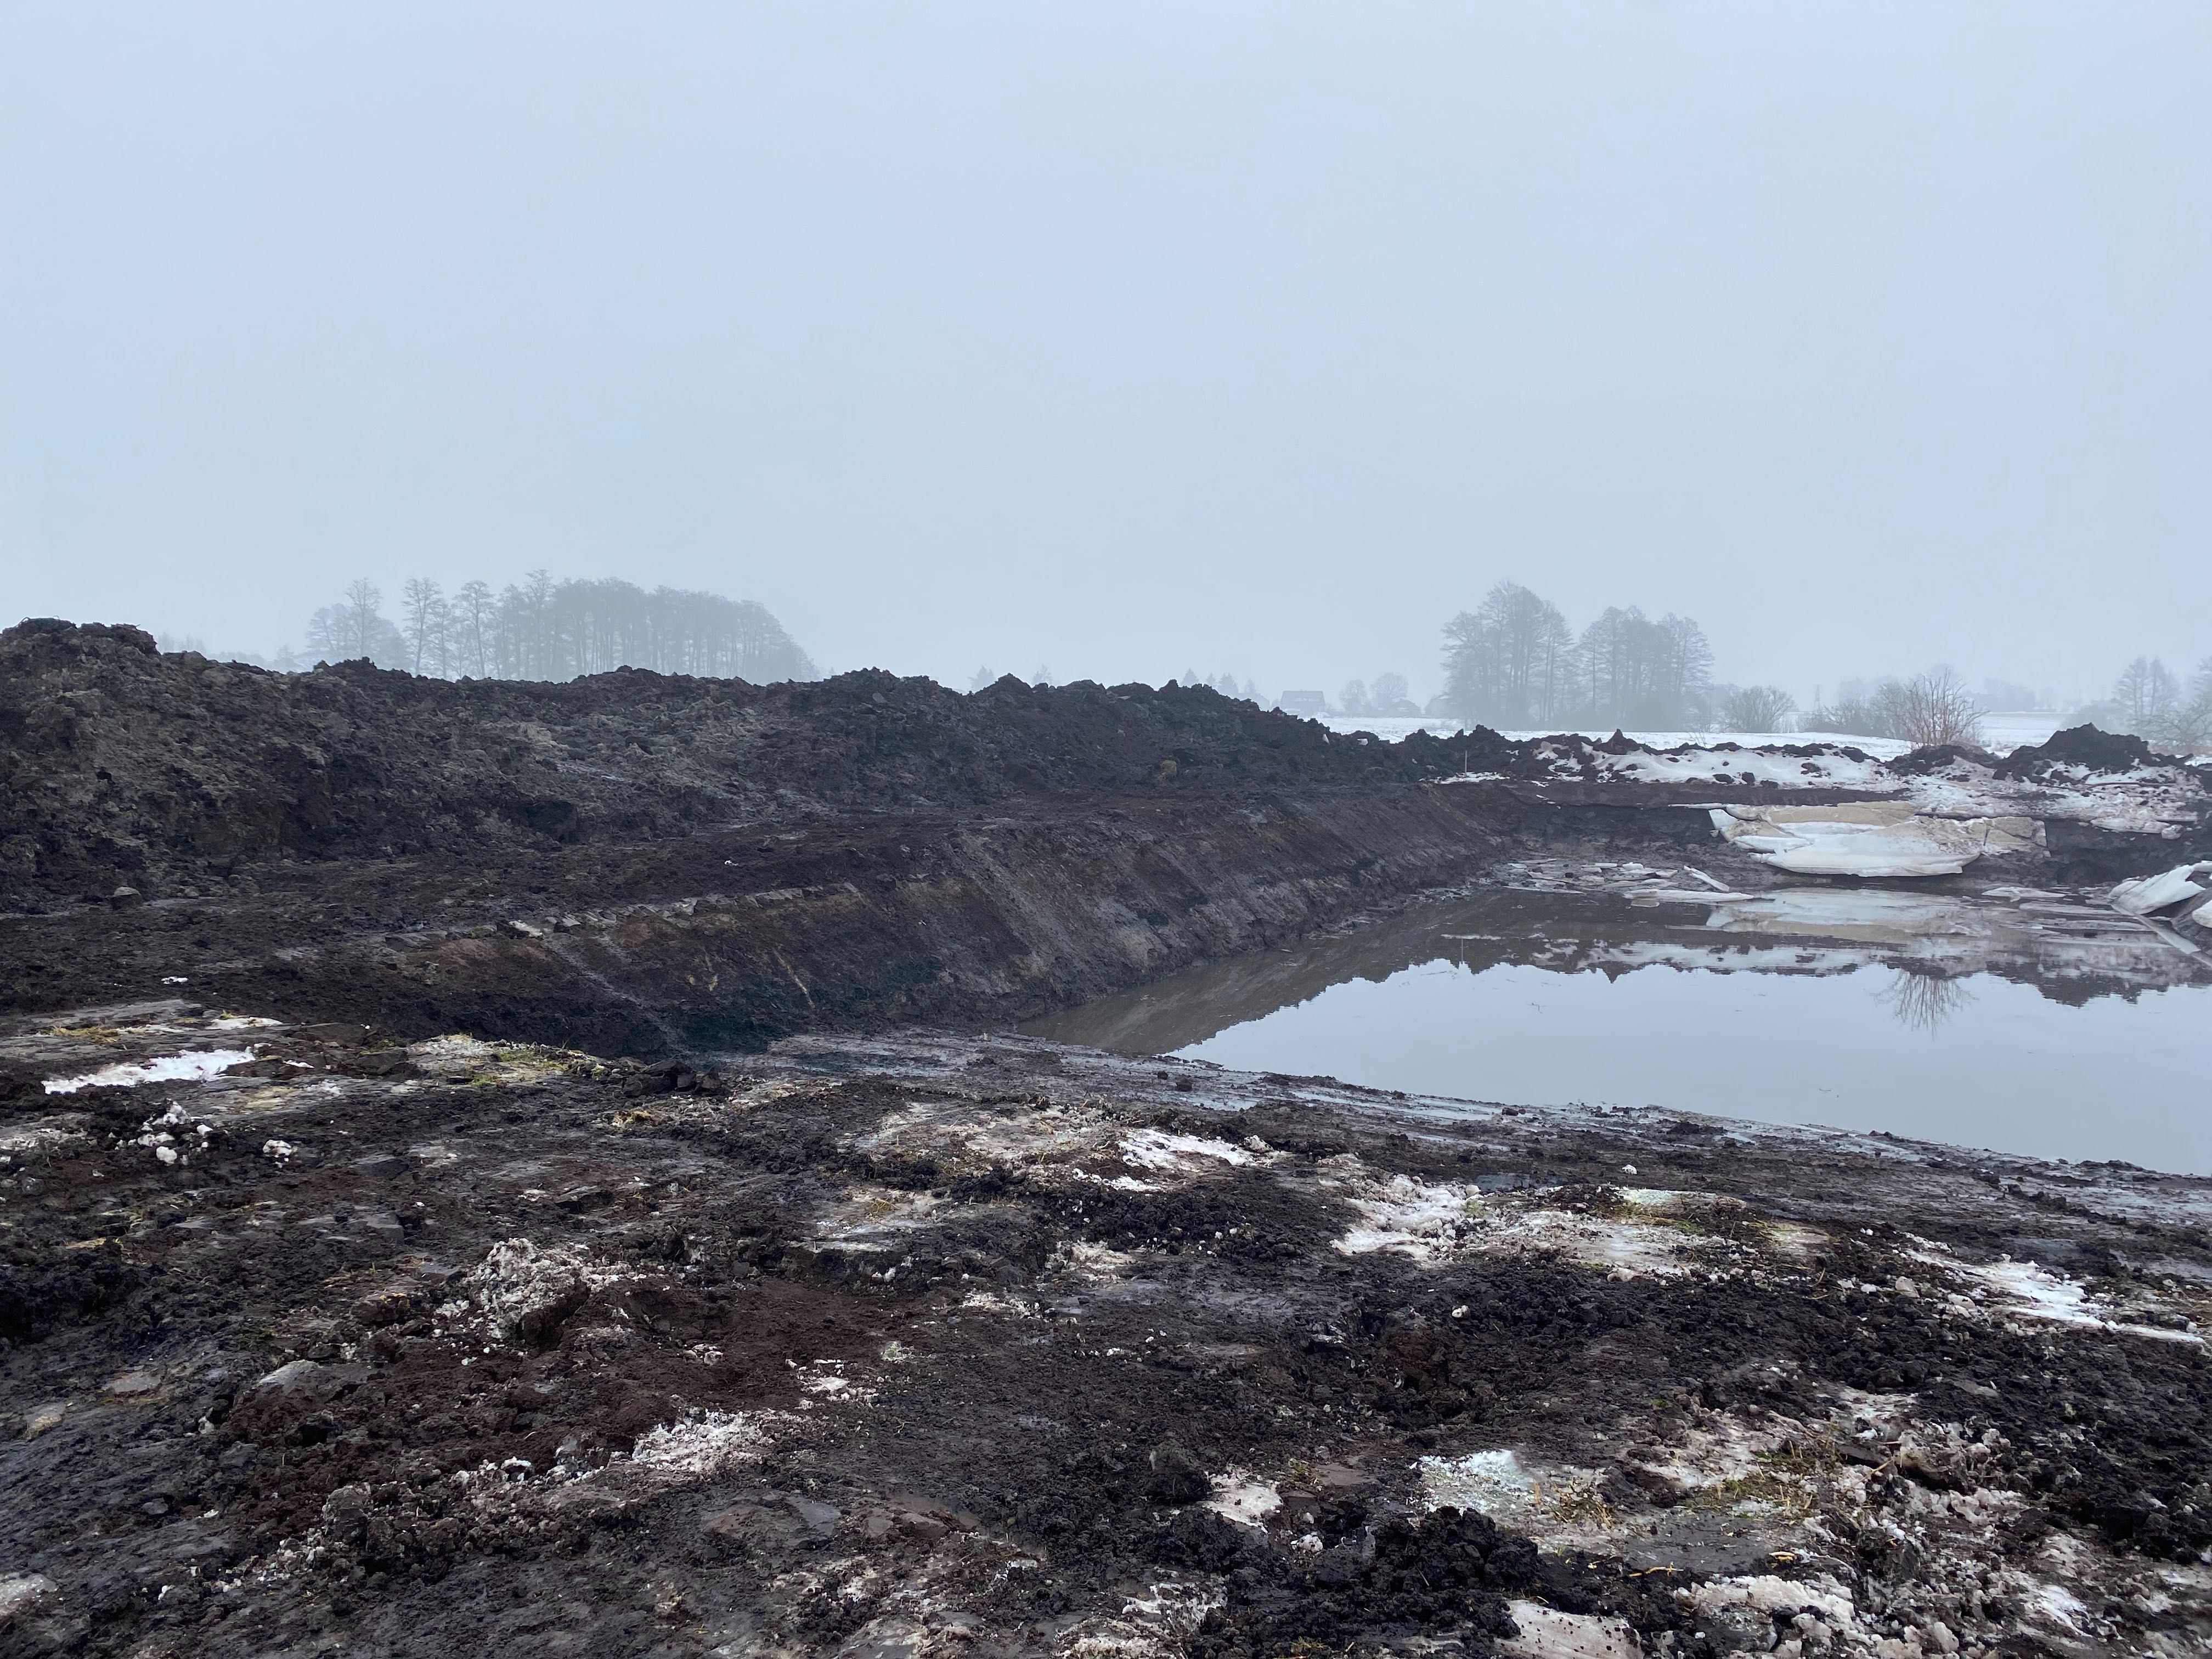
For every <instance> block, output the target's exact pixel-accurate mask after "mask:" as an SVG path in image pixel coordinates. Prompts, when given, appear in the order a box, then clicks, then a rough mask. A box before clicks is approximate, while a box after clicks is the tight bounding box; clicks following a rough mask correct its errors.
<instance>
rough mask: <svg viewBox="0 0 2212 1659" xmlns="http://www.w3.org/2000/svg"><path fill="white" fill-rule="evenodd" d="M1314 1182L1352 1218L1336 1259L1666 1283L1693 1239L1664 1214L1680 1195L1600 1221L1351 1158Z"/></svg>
mask: <svg viewBox="0 0 2212 1659" xmlns="http://www.w3.org/2000/svg"><path fill="white" fill-rule="evenodd" d="M1319 1170H1320V1173H1321V1184H1322V1186H1323V1187H1324V1188H1330V1189H1333V1190H1334V1191H1336V1192H1339V1193H1341V1194H1343V1196H1344V1197H1345V1198H1346V1200H1347V1201H1348V1202H1349V1203H1350V1204H1351V1206H1352V1209H1353V1210H1355V1211H1356V1212H1358V1215H1359V1217H1360V1219H1359V1220H1358V1222H1356V1223H1354V1224H1353V1225H1352V1226H1351V1227H1349V1228H1347V1229H1346V1231H1345V1232H1344V1233H1343V1235H1342V1236H1341V1237H1339V1238H1338V1239H1337V1240H1336V1241H1335V1246H1334V1248H1335V1249H1336V1250H1337V1251H1338V1252H1339V1253H1340V1255H1373V1254H1374V1253H1375V1252H1376V1251H1378V1250H1395V1251H1396V1252H1398V1253H1399V1254H1401V1255H1408V1256H1411V1257H1413V1260H1415V1261H1423V1262H1430V1263H1434V1262H1438V1261H1445V1260H1447V1259H1449V1258H1450V1257H1452V1256H1455V1255H1467V1254H1479V1255H1534V1254H1546V1255H1553V1254H1555V1255H1559V1256H1562V1257H1564V1258H1565V1259H1566V1260H1567V1261H1575V1262H1579V1263H1581V1264H1582V1265H1583V1266H1584V1267H1602V1268H1606V1269H1607V1270H1609V1271H1613V1272H1616V1273H1625V1274H1628V1275H1632V1276H1633V1275H1639V1274H1650V1275H1652V1276H1655V1277H1659V1278H1667V1277H1671V1276H1673V1275H1674V1274H1677V1273H1683V1272H1685V1271H1686V1270H1687V1268H1688V1266H1689V1264H1688V1263H1687V1262H1686V1261H1684V1260H1683V1259H1682V1257H1683V1253H1684V1251H1685V1249H1686V1248H1688V1247H1690V1246H1691V1245H1692V1238H1691V1237H1688V1236H1686V1234H1685V1233H1684V1232H1683V1231H1681V1230H1680V1228H1679V1227H1677V1226H1676V1225H1674V1218H1673V1217H1672V1216H1671V1215H1670V1214H1669V1213H1668V1212H1669V1211H1671V1210H1672V1209H1673V1208H1674V1206H1676V1205H1677V1204H1679V1203H1680V1201H1681V1200H1683V1199H1684V1197H1685V1195H1684V1194H1675V1193H1647V1194H1643V1195H1642V1196H1643V1197H1644V1199H1645V1200H1649V1201H1647V1202H1645V1203H1642V1204H1638V1203H1635V1202H1633V1201H1631V1202H1630V1204H1629V1206H1628V1209H1627V1212H1626V1213H1625V1214H1622V1215H1619V1216H1601V1215H1594V1214H1589V1213H1587V1212H1583V1211H1578V1210H1562V1209H1553V1208H1551V1207H1549V1206H1548V1205H1547V1201H1546V1195H1545V1194H1544V1193H1542V1192H1537V1193H1533V1194H1490V1195H1488V1196H1485V1195H1484V1194H1482V1193H1480V1191H1479V1190H1478V1189H1476V1188H1471V1187H1466V1186H1462V1185H1460V1184H1458V1183H1456V1182H1425V1181H1421V1180H1419V1179H1418V1178H1417V1177H1415V1176H1408V1175H1393V1176H1388V1177H1387V1178H1386V1177H1380V1176H1376V1175H1375V1174H1374V1173H1372V1172H1371V1171H1370V1170H1367V1169H1366V1168H1365V1166H1364V1165H1363V1164H1361V1163H1360V1161H1359V1159H1358V1158H1357V1157H1356V1156H1354V1155H1353V1154H1352V1153H1349V1152H1344V1153H1340V1154H1338V1155H1337V1156H1336V1157H1334V1158H1326V1159H1323V1160H1322V1164H1321V1165H1320V1166H1319Z"/></svg>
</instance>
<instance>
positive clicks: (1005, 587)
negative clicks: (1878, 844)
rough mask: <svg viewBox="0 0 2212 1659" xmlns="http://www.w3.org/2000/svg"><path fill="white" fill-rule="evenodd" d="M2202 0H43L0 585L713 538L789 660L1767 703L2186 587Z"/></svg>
mask: <svg viewBox="0 0 2212 1659" xmlns="http://www.w3.org/2000/svg"><path fill="white" fill-rule="evenodd" d="M2208 84H2212V12H2208V11H2207V10H2206V9H2204V8H2203V7H2202V6H2201V5H2197V4H2194V3H2173V4H2155V3H2153V4H2130V5H2121V6H2097V7H2089V6H2082V5H2080V4H2078V3H2069V4H2034V3H2008V4H2005V5H2002V6H2000V5H1996V4H1962V5H1955V6H1945V7H1931V6H1928V5H1925V4H1910V5H1908V4H1894V5H1880V4H1866V3H1852V4H1850V5H1842V4H1817V5H1813V4H1808V5H1802V6H1792V7H1787V8H1784V7H1775V6H1771V5H1753V4H1740V5H1721V4H1685V3H1668V0H1638V3H1607V4H1577V3H1554V0H1546V3H1541V4H1538V3H1533V0H1532V3H1523V4H1519V5H1514V6H1494V5H1474V4H1466V3H1453V4H1449V5H1443V4H1437V5H1421V4H1382V5H1359V6H1349V5H1341V4H1340V5H1333V6H1301V5H1283V4H1279V3H1268V4H1266V5H1261V4H1258V3H1229V0H1218V3H1211V4H1206V5H1201V6H1192V5H1189V4H1188V3H1180V4H1175V5H1147V4H1129V5H1118V6H1114V7H1095V8H1088V9H1078V8H1070V7H1034V6H1018V5H1012V4H1000V5H976V4H966V5H963V4H956V3H944V4H935V5H930V6H927V7H890V6H853V5H839V4H824V3H819V0H814V3H807V4H803V5H800V4H793V5H772V4H757V5H748V6H744V7H724V6H714V5H706V4H665V5H656V6H650V7H636V8H622V9H607V8H605V7H591V8H584V7H577V6H572V5H562V4H549V3H543V0H538V3H532V4H530V5H527V6H524V5H512V6H497V5H491V4H484V5H477V6H472V7H469V8H462V9H455V8H448V7H428V6H409V5H399V4H390V5H384V6H379V7H375V8H349V9H336V8H304V7H297V6H290V5H284V6H279V5H275V4H270V5H265V6H238V5H219V4H213V3H210V4H204V5H198V6H193V7H189V8H170V9H131V10H128V11H125V10H124V9H119V8H107V7H103V6H99V5H93V4H85V3H70V4H66V5H63V4H53V5H39V4H29V3H24V4H18V5H15V6H11V7H9V8H8V9H7V10H6V12H5V14H4V15H0V222H4V224H5V225H6V227H7V233H6V235H7V252H6V255H5V257H4V258H0V612H4V618H0V619H4V620H13V619H14V618H15V617H18V616H22V615H61V616H68V617H76V618H79V619H82V620H130V621H137V622H140V623H144V624H145V625H147V626H149V627H151V628H155V629H158V630H160V631H163V632H165V633H168V634H171V635H194V636H197V637H198V638H200V639H202V640H204V641H207V642H208V643H209V645H210V646H211V647H216V648H230V649H238V650H252V651H255V652H257V653H273V652H275V651H276V649H277V648H278V647H282V646H285V645H290V646H293V647H301V648H304V647H305V645H306V641H307V627H308V623H309V619H310V618H311V617H313V615H314V613H315V612H317V611H318V610H319V609H323V608H325V607H329V606H331V605H333V604H334V603H336V602H337V600H338V599H340V596H341V595H342V594H343V591H344V590H345V589H346V587H347V586H348V585H349V583H351V582H353V581H354V580H356V579H358V578H362V577H366V578H368V580H370V581H372V582H373V583H374V584H376V585H377V586H380V587H381V588H382V589H383V590H384V591H385V592H386V593H387V594H388V595H390V596H392V599H394V600H396V599H397V598H398V594H399V592H400V591H401V588H402V585H403V584H404V582H405V581H407V580H409V579H410V578H420V577H434V578H435V579H437V580H440V581H441V582H443V583H445V584H446V585H447V587H448V588H453V587H458V586H459V585H460V584H461V583H462V582H464V581H467V580H483V581H485V582H487V583H489V585H490V586H492V587H493V588H495V589H496V588H499V587H501V586H506V585H508V584H514V583H520V582H522V581H524V580H526V573H529V572H531V571H534V570H541V569H542V570H545V571H548V572H550V575H551V578H552V579H553V580H556V581H557V580H564V579H570V580H599V579H605V578H620V579H623V580H627V581H630V582H634V583H636V584H639V585H640V586H642V587H644V588H647V589H650V588H654V587H658V586H667V587H671V588H675V589H682V590H698V591H703V592H712V593H718V594H721V595H724V596H726V597H727V598H729V599H738V600H754V601H758V602H759V603H760V604H761V605H765V606H766V607H767V608H768V610H769V611H771V612H772V613H773V615H774V617H775V619H777V620H778V621H780V622H781V624H782V626H783V627H784V628H785V629H787V630H788V632H789V634H790V635H791V636H792V638H793V640H794V641H796V642H797V645H798V646H799V647H803V649H804V651H805V653H809V654H811V657H812V659H814V660H815V661H816V662H817V663H818V664H819V665H821V666H822V667H823V668H824V669H827V670H831V671H835V670H841V669H847V668H852V667H856V666H861V665H883V666H885V667H889V668H892V669H895V670H896V671H901V672H905V673H928V674H931V675H933V676H935V677H937V678H940V679H942V680H945V682H947V683H948V684H955V685H958V686H962V687H963V688H964V687H965V686H966V685H967V684H969V681H970V679H971V678H972V677H973V675H974V674H975V671H976V669H977V667H978V666H979V665H989V666H990V667H992V668H994V669H1001V670H1012V671H1015V672H1018V673H1022V674H1024V675H1025V676H1026V675H1029V674H1031V673H1033V672H1035V671H1036V668H1038V667H1039V666H1043V667H1047V668H1048V669H1049V671H1051V673H1052V675H1053V677H1054V678H1060V679H1067V678H1078V677H1083V678H1098V679H1103V680H1108V681H1115V680H1121V679H1129V678H1142V679H1146V680H1152V681H1158V680H1161V679H1164V678H1167V677H1169V676H1170V675H1176V674H1180V673H1182V672H1184V671H1187V670H1188V669H1190V668H1196V669H1197V670H1199V671H1200V672H1202V673H1205V674H1206V675H1208V676H1212V675H1214V674H1217V673H1219V672H1222V671H1227V672H1230V673H1232V674H1234V675H1236V676H1238V677H1240V678H1249V679H1251V680H1255V681H1256V682H1257V683H1258V684H1260V685H1261V686H1262V687H1267V688H1274V687H1282V686H1291V685H1308V686H1315V687H1322V688H1327V689H1328V690H1330V691H1331V692H1332V694H1334V690H1335V688H1337V687H1338V686H1340V684H1343V683H1344V682H1345V681H1346V679H1347V678H1351V677H1354V676H1357V677H1361V678H1374V677H1376V676H1378V675H1380V674H1383V673H1384V672H1386V671H1388V672H1393V673H1397V674H1401V675H1403V676H1405V677H1406V678H1407V680H1408V681H1409V682H1410V685H1411V689H1412V691H1413V696H1415V698H1416V699H1419V698H1425V697H1427V696H1430V695H1431V694H1432V693H1434V692H1436V691H1437V690H1438V689H1439V688H1440V687H1441V685H1442V684H1443V671H1442V669H1441V668H1440V666H1439V664H1438V659H1439V655H1440V653H1441V650H1442V647H1443V632H1442V630H1443V628H1444V626H1445V624H1446V623H1448V622H1449V620H1450V619H1451V618H1452V617H1454V616H1455V614H1456V613H1458V612H1461V611H1469V610H1472V609H1474V607H1475V606H1477V605H1480V603H1481V602H1482V600H1483V598H1484V596H1485V594H1486V593H1487V592H1490V591H1491V590H1492V588H1493V586H1495V585H1496V584H1498V583H1499V582H1501V581H1510V582H1516V583H1521V584H1525V585H1526V586H1528V587H1530V588H1532V589H1534V590H1536V591H1537V592H1539V593H1541V595H1542V596H1543V598H1544V599H1547V600H1549V601H1551V602H1552V603H1553V604H1555V605H1557V606H1558V607H1559V609H1560V611H1562V612H1563V613H1564V614H1565V621H1566V623H1567V625H1568V626H1570V627H1571V628H1573V629H1583V628H1584V627H1586V626H1587V625H1588V624H1589V623H1591V621H1592V620H1593V618H1595V617H1598V616H1599V614H1600V613H1601V612H1602V611H1605V610H1606V608H1607V607H1610V606H1637V607H1640V608H1641V609H1642V610H1643V611H1646V612H1648V613H1650V615H1651V616H1652V617H1659V616H1661V615H1662V613H1679V614H1680V615H1681V616H1683V617H1692V618H1694V619H1695V620H1696V622H1697V623H1699V625H1700V626H1701V627H1702V629H1703V631H1704V635H1705V638H1706V639H1707V640H1708V641H1710V643H1711V651H1712V654H1713V659H1714V671H1715V673H1716V674H1717V676H1718V677H1720V678H1723V679H1725V680H1727V681H1730V682H1738V683H1746V684H1748V683H1752V682H1772V683H1774V684H1778V685H1780V686H1782V687H1784V688H1785V689H1786V690H1789V691H1790V693H1791V694H1792V695H1794V696H1796V697H1797V698H1798V699H1799V700H1800V701H1801V702H1804V703H1806V704H1807V705H1808V706H1809V704H1810V703H1811V702H1813V701H1814V698H1815V696H1816V695H1817V694H1818V692H1819V690H1820V686H1821V684H1822V683H1824V682H1825V683H1826V685H1827V687H1828V688H1829V690H1831V691H1832V690H1833V688H1834V686H1835V684H1836V683H1837V682H1838V681H1839V680H1842V679H1844V678H1850V677H1854V676H1856V677H1862V678H1863V677H1868V676H1876V675H1884V674H1911V673H1913V672H1917V671H1920V670H1922V669H1923V668H1925V667H1928V666H1929V665H1932V664H1935V663H1938V662H1942V663H1945V664H1948V665H1952V666H1954V668H1955V669H1956V670H1957V671H1958V672H1959V673H1960V675H1961V676H1963V677H1964V678H1966V679H1967V680H1969V681H1973V682H1978V681H1980V680H1981V679H1982V678H1984V677H1988V676H2003V677H2006V678H2011V679H2015V680H2019V681H2022V682H2025V683H2027V684H2031V685H2035V686H2039V687H2051V688H2053V689H2054V690H2055V691H2056V692H2057V696H2059V697H2060V698H2061V699H2063V700H2068V701H2076V700H2081V699H2086V698H2087V697H2089V696H2101V695H2103V694H2104V692H2105V690H2106V688H2107V687H2109V685H2110V684H2111V682H2112V678H2113V677H2114V676H2115V675H2116V674H2117V673H2118V671H2119V670H2120V669H2121V667H2122V666H2123V665H2124V663H2125V662H2126V661H2128V660H2129V659H2132V658H2135V657H2136V656H2138V655H2141V654H2145V653H2148V654H2154V655H2159V656H2162V657H2164V658H2165V659H2166V661H2167V662H2168V663H2171V664H2172V665H2175V667H2176V668H2177V670H2179V669H2182V668H2185V667H2186V666H2187V665H2191V664H2193V663H2195V662H2196V661H2197V659H2199V658H2201V657H2203V656H2204V655H2205V654H2206V653H2212V621H2208V614H2207V608H2206V606H2205V605H2204V603H2203V592H2204V570H2205V562H2206V553H2207V547H2208V541H2209V540H2212V538H2208V531H2212V468H2208V467H2207V466H2206V465H2204V462H2203V458H2204V456H2205V455H2206V454H2207V453H2212V415H2209V414H2208V406H2207V398H2208V388H2212V311H2208V307H2206V306H2205V304H2204V297H2205V295H2207V294H2208V293H2212V100H2208V99H2206V98H2205V97H2204V95H2203V89H2204V88H2205V87H2206V86H2207V85H2208Z"/></svg>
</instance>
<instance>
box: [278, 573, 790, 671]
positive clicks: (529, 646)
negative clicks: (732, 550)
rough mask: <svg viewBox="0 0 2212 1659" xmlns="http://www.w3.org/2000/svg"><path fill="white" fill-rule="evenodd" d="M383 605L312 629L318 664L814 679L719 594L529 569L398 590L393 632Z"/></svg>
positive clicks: (324, 618)
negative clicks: (449, 586) (496, 584)
mask: <svg viewBox="0 0 2212 1659" xmlns="http://www.w3.org/2000/svg"><path fill="white" fill-rule="evenodd" d="M383 604H384V596H383V594H382V593H380V592H378V591H377V589H376V588H375V587H374V586H372V585H371V584H370V583H369V582H368V581H367V580H361V581H356V582H355V583H354V584H353V585H352V586H349V588H347V589H346V591H345V594H344V597H343V598H342V599H339V600H338V602H337V604H335V605H325V606H324V607H323V608H322V609H321V610H320V611H317V612H315V614H314V617H313V620H311V621H310V622H309V623H308V624H307V646H308V649H309V651H310V653H312V654H314V655H319V656H321V657H325V658H327V659H334V660H335V659H346V658H352V657H367V658H368V659H370V660H372V661H374V662H375V663H377V664H378V665H380V666H382V667H386V668H404V669H405V670H406V671H408V672H410V673H411V674H423V675H429V676H432V677H435V678H443V679H454V678H460V677H461V676H464V675H466V676H469V677H471V678H477V679H509V680H565V679H573V678H575V677H576V676H577V675H579V674H601V673H605V672H607V671H609V670H611V669H616V668H623V667H629V668H650V669H653V670H656V671H659V672H660V673H664V674H701V675H709V676H714V677H717V678H738V679H746V680H753V681H757V682H766V681H772V680H804V679H811V678H814V677H815V668H814V665H813V663H812V662H811V660H809V659H808V657H807V655H806V653H805V652H804V651H802V650H800V649H799V647H798V646H797V645H796V644H795V643H794V642H793V640H792V638H791V636H790V635H788V634H787V633H785V632H784V631H783V627H782V624H781V623H778V622H777V621H776V619H775V617H773V616H771V615H769V611H768V609H767V607H766V606H764V605H759V604H757V603H756V602H754V601H753V600H751V599H724V598H722V597H721V596H720V594H718V593H703V592H692V591H688V590H684V589H680V588H672V587H657V588H655V589H653V591H652V592H649V593H648V592H646V591H645V590H644V589H643V588H641V587H640V586H637V585H636V584H635V583H634V582H626V581H623V580H619V579H618V578H609V579H607V580H601V581H576V580H571V581H562V582H556V581H554V580H552V579H551V578H550V576H548V575H547V574H546V573H545V572H544V571H543V570H533V571H532V572H531V573H530V574H529V575H528V576H527V577H526V578H525V579H524V580H522V581H521V582H520V583H519V584H510V585H509V586H507V587H505V588H502V589H501V591H500V592H497V593H495V592H492V590H491V588H490V587H489V586H488V585H487V584H485V583H483V582H480V581H471V582H464V583H463V584H462V585H461V586H459V588H457V589H455V590H454V591H453V593H451V594H450V595H449V594H447V592H444V590H443V589H442V588H441V586H439V584H438V583H436V582H435V581H433V580H429V579H428V578H427V577H418V578H416V580H412V581H410V582H409V583H408V584H407V585H406V586H405V587H404V589H403V590H402V591H401V598H400V611H399V620H398V622H397V623H394V622H392V620H391V619H390V618H389V617H386V616H385V614H384V611H383Z"/></svg>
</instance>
